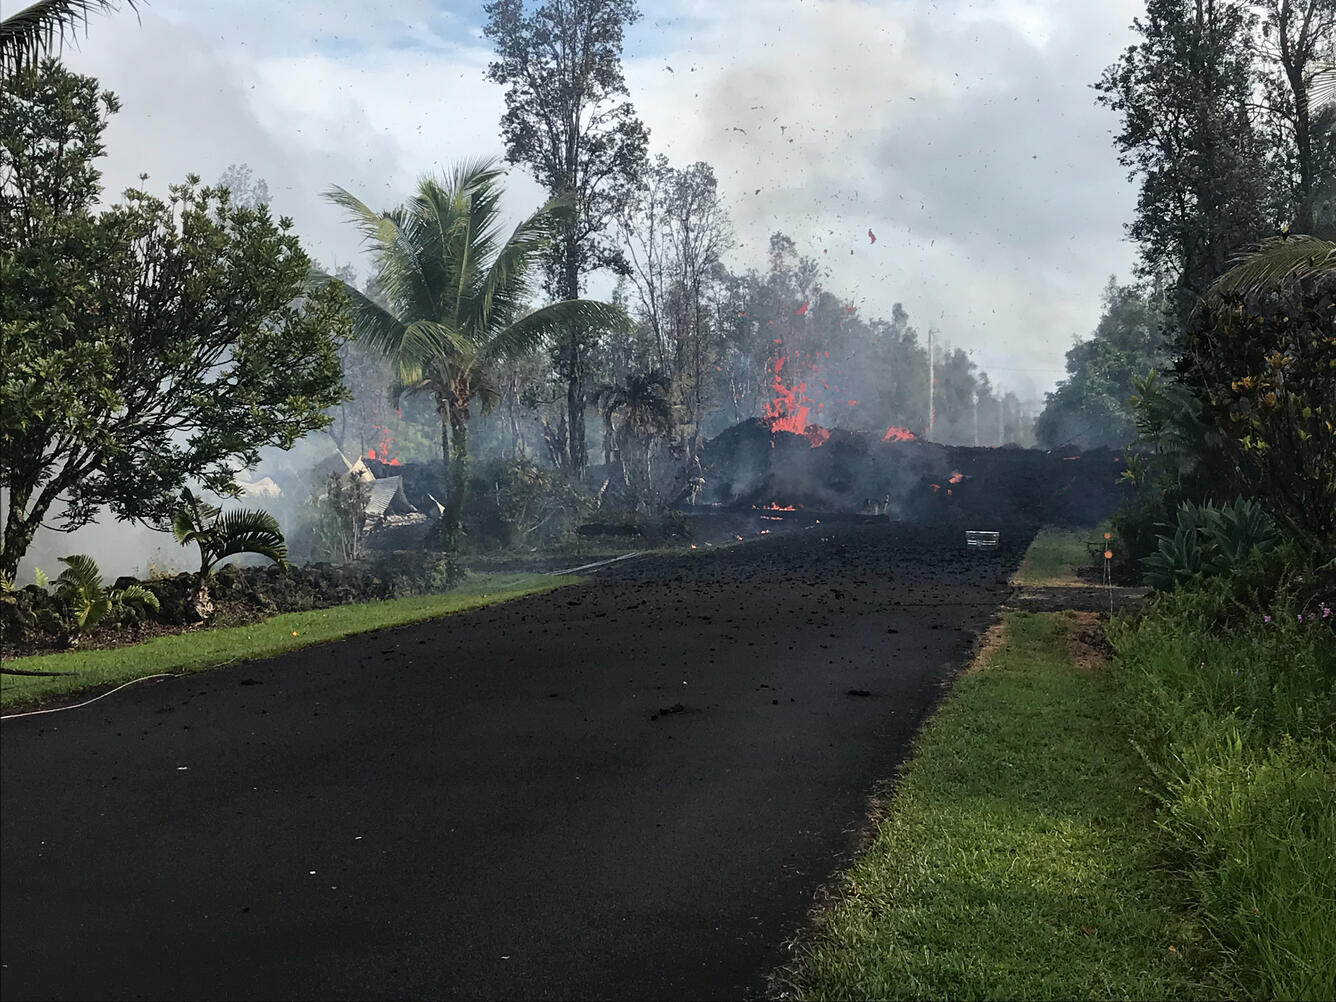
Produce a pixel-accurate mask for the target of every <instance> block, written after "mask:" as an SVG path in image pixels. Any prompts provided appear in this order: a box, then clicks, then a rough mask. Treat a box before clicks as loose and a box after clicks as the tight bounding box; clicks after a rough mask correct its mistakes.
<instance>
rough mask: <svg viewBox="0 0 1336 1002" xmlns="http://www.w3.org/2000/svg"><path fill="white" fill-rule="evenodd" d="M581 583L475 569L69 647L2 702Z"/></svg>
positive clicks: (35, 660) (11, 687)
mask: <svg viewBox="0 0 1336 1002" xmlns="http://www.w3.org/2000/svg"><path fill="white" fill-rule="evenodd" d="M579 580H581V579H580V578H578V577H569V576H567V577H553V576H547V575H539V574H475V575H473V576H471V577H470V578H469V579H468V580H467V581H465V583H464V584H463V585H461V586H460V587H458V588H456V589H454V590H452V591H449V592H444V593H442V594H439V595H415V596H412V597H409V598H399V599H392V600H389V601H385V602H363V603H359V604H356V605H341V606H335V607H333V608H329V609H312V610H310V611H308V612H291V613H285V614H283V615H279V616H273V617H271V618H269V619H266V620H264V621H262V622H259V623H251V624H249V625H246V626H236V627H227V628H220V629H211V630H196V631H192V632H190V633H183V634H177V635H175V636H170V637H157V638H155V639H153V640H149V641H146V642H145V643H142V644H135V645H133V646H130V647H116V648H112V649H110V650H94V651H69V652H65V653H60V654H44V655H39V656H36V657H28V658H17V659H15V660H14V661H11V662H10V663H9V664H8V665H7V666H6V667H10V668H17V669H22V670H26V671H75V672H79V674H78V675H74V676H58V677H46V678H29V677H22V676H12V675H6V676H4V677H3V678H4V682H3V685H0V707H3V708H4V709H6V710H8V709H12V708H16V707H21V706H25V705H28V704H33V703H37V702H39V701H41V700H44V699H48V698H50V697H53V696H60V695H64V694H67V693H72V692H77V691H79V690H82V689H90V688H94V687H99V686H105V685H110V684H116V683H122V682H128V681H131V680H133V679H136V678H142V677H144V676H146V675H156V674H159V673H166V672H191V671H203V670H205V669H208V668H217V667H220V666H221V665H224V664H230V663H232V662H234V661H243V660H246V661H250V660H257V659H260V658H268V657H273V656H274V655H276V654H282V653H284V652H286V651H292V650H296V649H298V648H301V647H309V646H311V645H313V644H322V643H326V642H328V641H331V640H338V639H340V638H342V637H346V636H349V635H351V634H354V633H365V632H367V631H369V630H380V629H385V628H387V627H393V626H404V625H406V624H409V623H416V622H420V621H422V620H425V619H434V618H436V617H438V616H444V615H448V614H450V613H453V612H463V611H465V610H468V609H474V608H477V607H478V606H483V605H491V604H492V603H495V602H504V601H506V600H507V599H512V598H519V597H521V596H523V595H533V594H537V593H539V592H545V591H551V590H552V589H554V588H560V587H563V586H565V585H568V584H573V583H575V582H577V581H579Z"/></svg>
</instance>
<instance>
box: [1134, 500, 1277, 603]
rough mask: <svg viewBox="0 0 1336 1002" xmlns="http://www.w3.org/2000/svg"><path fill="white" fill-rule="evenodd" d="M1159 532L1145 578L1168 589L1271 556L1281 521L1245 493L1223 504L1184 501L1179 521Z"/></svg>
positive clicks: (1236, 568)
mask: <svg viewBox="0 0 1336 1002" xmlns="http://www.w3.org/2000/svg"><path fill="white" fill-rule="evenodd" d="M1167 528H1168V529H1169V531H1170V534H1169V535H1162V536H1160V537H1159V546H1158V548H1157V549H1156V551H1155V552H1154V553H1152V554H1151V555H1150V556H1148V557H1146V559H1145V560H1144V561H1143V563H1144V564H1145V566H1146V583H1147V584H1149V585H1150V586H1151V587H1153V588H1158V589H1160V590H1162V591H1169V590H1171V589H1173V588H1175V587H1177V586H1178V585H1182V584H1186V583H1187V582H1189V581H1192V580H1193V579H1194V578H1196V577H1198V576H1211V575H1221V574H1229V573H1231V572H1232V571H1235V570H1238V569H1239V568H1241V567H1242V566H1243V564H1244V563H1245V562H1246V561H1248V560H1250V559H1251V558H1253V557H1254V556H1266V555H1267V554H1269V553H1271V552H1272V551H1273V550H1275V548H1276V547H1277V546H1278V545H1279V544H1280V542H1281V539H1282V537H1281V534H1280V531H1279V530H1278V529H1277V527H1276V523H1275V522H1274V521H1273V520H1272V518H1271V517H1270V516H1269V515H1268V514H1267V512H1266V509H1265V508H1263V507H1262V506H1261V505H1260V504H1258V503H1257V502H1256V501H1249V500H1247V499H1244V498H1240V499H1239V500H1237V501H1233V502H1229V503H1227V504H1223V505H1219V506H1216V505H1212V504H1203V505H1197V504H1192V503H1191V502H1184V503H1183V504H1182V505H1180V506H1179V508H1178V520H1177V523H1176V524H1174V525H1172V526H1168V527H1167Z"/></svg>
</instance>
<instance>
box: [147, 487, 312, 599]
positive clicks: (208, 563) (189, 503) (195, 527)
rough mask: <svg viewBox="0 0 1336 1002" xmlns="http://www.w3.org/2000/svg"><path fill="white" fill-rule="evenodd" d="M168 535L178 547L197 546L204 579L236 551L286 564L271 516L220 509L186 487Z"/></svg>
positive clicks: (252, 510)
mask: <svg viewBox="0 0 1336 1002" xmlns="http://www.w3.org/2000/svg"><path fill="white" fill-rule="evenodd" d="M172 535H173V536H174V537H175V539H176V541H177V542H178V543H180V544H181V545H182V546H198V547H199V557H200V568H199V575H200V577H201V578H205V579H207V578H208V577H209V576H210V575H211V574H212V573H213V569H214V567H215V566H216V565H217V564H218V562H219V561H220V560H223V559H225V558H227V557H232V556H236V555H237V554H239V553H254V554H257V555H258V556H261V557H267V558H268V559H270V560H272V561H273V562H274V563H276V564H278V566H279V567H280V568H286V567H287V563H288V547H287V544H286V543H285V542H284V541H283V531H282V530H281V529H280V528H279V526H278V522H277V521H276V520H275V519H274V516H272V515H270V514H269V513H268V512H266V511H261V510H259V509H258V508H248V509H235V510H233V511H229V512H224V511H223V509H221V508H219V507H217V506H215V505H211V504H208V503H207V502H205V501H204V500H202V499H201V498H199V497H197V496H196V495H195V494H193V493H192V492H191V491H190V490H189V489H186V490H183V491H182V492H181V505H180V507H179V508H178V509H177V510H176V514H175V515H173V516H172Z"/></svg>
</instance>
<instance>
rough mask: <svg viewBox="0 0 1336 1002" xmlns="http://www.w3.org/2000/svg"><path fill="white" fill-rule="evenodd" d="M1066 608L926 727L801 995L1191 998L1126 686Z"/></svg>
mask: <svg viewBox="0 0 1336 1002" xmlns="http://www.w3.org/2000/svg"><path fill="white" fill-rule="evenodd" d="M1068 616H1069V614H1065V613H1051V614H1044V615H1029V614H1025V613H1014V614H1010V615H1008V616H1007V618H1006V620H1005V629H1006V637H1005V642H1004V644H1003V646H1001V647H1000V648H999V649H997V650H995V651H994V652H993V653H992V655H991V657H990V658H989V659H988V660H987V662H986V663H985V665H984V666H983V667H982V668H980V669H979V670H976V671H973V672H970V673H967V674H965V675H963V676H961V677H960V679H958V680H957V682H956V684H955V686H954V688H953V690H952V692H951V694H950V696H949V697H948V698H947V700H946V702H945V703H944V704H943V706H942V708H941V709H940V710H939V711H938V713H937V714H936V715H935V716H934V717H933V719H932V720H931V721H930V722H929V723H928V725H927V726H926V727H925V728H924V730H923V732H922V733H921V734H920V736H919V738H918V740H917V742H916V745H915V755H914V758H913V759H912V761H911V763H910V765H909V767H908V769H907V771H906V773H905V775H904V776H903V778H902V779H901V781H900V782H899V784H898V786H897V789H896V792H895V796H894V800H893V801H892V804H891V808H890V813H889V815H888V816H887V817H886V819H885V820H883V821H882V822H881V824H880V825H879V828H878V831H877V833H876V837H875V841H874V842H873V844H872V846H871V848H870V849H869V850H868V852H867V853H866V854H865V855H864V856H863V857H862V858H861V859H860V860H859V861H858V862H857V863H856V865H855V866H854V868H853V869H852V870H851V871H850V872H849V873H848V874H847V875H846V877H845V879H844V881H843V886H842V888H841V889H840V891H839V895H838V897H837V900H836V903H835V904H834V905H833V906H832V908H831V909H830V910H829V911H828V912H827V914H826V915H825V916H824V918H823V919H822V920H821V921H820V922H819V924H818V928H817V931H816V933H815V934H814V938H813V941H812V942H811V944H810V945H809V947H808V948H807V950H806V951H804V955H803V957H802V958H801V959H800V961H799V963H798V966H797V968H796V971H795V973H794V976H793V989H792V990H793V991H794V992H795V994H796V995H797V996H798V997H800V998H815V999H825V998H839V999H869V998H952V999H970V998H1003V999H1006V998H1025V999H1049V998H1052V999H1075V998H1181V997H1186V996H1192V995H1194V994H1197V992H1196V990H1195V988H1194V975H1193V971H1192V964H1193V962H1194V960H1195V958H1196V955H1197V952H1198V951H1197V949H1196V947H1195V946H1194V944H1193V934H1192V928H1191V926H1190V925H1188V924H1187V923H1186V922H1185V921H1184V920H1183V918H1182V917H1181V916H1180V915H1179V914H1178V913H1176V912H1175V911H1174V910H1173V908H1172V906H1171V905H1170V904H1169V903H1170V902H1173V901H1175V900H1178V899H1180V898H1181V892H1180V891H1179V890H1178V889H1177V888H1176V887H1175V886H1174V879H1173V878H1172V877H1170V876H1169V875H1167V874H1166V873H1164V872H1163V871H1162V870H1160V869H1159V868H1157V866H1156V834H1155V829H1154V820H1153V809H1152V805H1151V804H1150V803H1149V802H1148V801H1147V799H1146V798H1145V796H1144V795H1143V794H1142V793H1141V792H1140V790H1139V785H1140V784H1141V783H1143V782H1144V779H1145V774H1144V770H1143V769H1142V767H1141V763H1140V761H1139V760H1138V758H1137V756H1136V754H1135V752H1134V751H1133V750H1132V748H1131V746H1130V743H1129V741H1128V736H1127V734H1126V733H1125V732H1124V731H1123V730H1122V729H1120V728H1119V727H1118V726H1117V725H1116V723H1115V722H1116V721H1117V720H1118V717H1119V714H1118V707H1117V705H1116V700H1117V695H1116V689H1115V687H1114V686H1113V684H1112V682H1111V681H1110V679H1109V678H1108V677H1107V676H1106V675H1105V674H1104V673H1103V672H1100V671H1091V670H1089V669H1082V668H1076V667H1074V666H1073V665H1072V663H1071V661H1070V659H1069V656H1068V653H1067V648H1066V637H1067V632H1068V629H1069V627H1070V624H1071V622H1072V621H1071V620H1070V619H1069V618H1068Z"/></svg>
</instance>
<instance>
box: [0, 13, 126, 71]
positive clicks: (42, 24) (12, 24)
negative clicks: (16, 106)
mask: <svg viewBox="0 0 1336 1002" xmlns="http://www.w3.org/2000/svg"><path fill="white" fill-rule="evenodd" d="M125 2H126V6H128V7H129V8H130V9H131V10H134V9H135V6H136V4H137V0H125ZM119 6H120V4H119V3H118V2H117V0H37V2H36V3H30V4H28V5H27V6H26V7H22V8H20V9H18V10H17V11H15V12H14V13H12V14H9V15H8V16H7V17H5V18H4V19H3V20H0V70H2V71H4V72H6V73H9V72H13V71H16V70H20V69H22V68H23V67H25V66H30V65H32V64H34V63H36V62H37V61H38V60H39V59H40V58H41V57H42V56H43V55H45V54H46V53H48V52H50V51H51V50H52V49H54V48H56V47H57V46H59V45H61V44H63V43H64V41H65V39H66V38H67V37H68V36H71V35H74V34H75V33H76V32H77V31H78V29H80V28H85V29H86V28H87V26H88V18H89V15H90V14H93V13H103V14H106V13H111V12H113V11H115V10H116V9H117V8H118V7H119Z"/></svg>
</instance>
